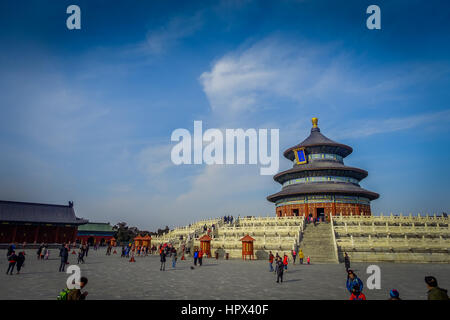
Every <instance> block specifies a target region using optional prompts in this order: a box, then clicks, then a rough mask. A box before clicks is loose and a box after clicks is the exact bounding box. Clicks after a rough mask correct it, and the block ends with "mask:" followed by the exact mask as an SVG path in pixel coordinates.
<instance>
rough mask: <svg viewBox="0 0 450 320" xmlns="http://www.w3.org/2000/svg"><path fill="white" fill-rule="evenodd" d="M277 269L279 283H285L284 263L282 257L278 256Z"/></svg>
mask: <svg viewBox="0 0 450 320" xmlns="http://www.w3.org/2000/svg"><path fill="white" fill-rule="evenodd" d="M275 268H276V271H277V283H280V280H281V283H283V273H284V265H283V261H281V258H278V260H277V263H276V266H275Z"/></svg>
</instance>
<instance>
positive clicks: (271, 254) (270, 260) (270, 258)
mask: <svg viewBox="0 0 450 320" xmlns="http://www.w3.org/2000/svg"><path fill="white" fill-rule="evenodd" d="M273 259H274V256H273V253H272V251H270V252H269V267H270V269H269V271H270V272H273V271H274V269H273Z"/></svg>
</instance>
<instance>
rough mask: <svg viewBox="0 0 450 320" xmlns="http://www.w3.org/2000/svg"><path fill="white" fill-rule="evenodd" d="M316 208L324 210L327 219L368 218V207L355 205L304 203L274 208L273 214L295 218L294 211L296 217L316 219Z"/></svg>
mask: <svg viewBox="0 0 450 320" xmlns="http://www.w3.org/2000/svg"><path fill="white" fill-rule="evenodd" d="M317 208H324V211H325V216H326V217H327V219H329V216H330V214H332V215H333V216H336V215H340V214H341V213H342V215H344V216H349V215H351V214H353V215H361V214H362V215H365V216H370V215H371V210H370V205H366V204H355V203H329V202H326V203H320V202H319V203H305V204H291V205H284V206H279V207H276V208H275V210H276V211H275V214H276V216H277V217H285V216H295V213H294V210H295V209H297V210H298V215H299V216H302V215H305V216H308V215H309V214H312V216H313V217H315V218H316V217H317V210H316V209H317Z"/></svg>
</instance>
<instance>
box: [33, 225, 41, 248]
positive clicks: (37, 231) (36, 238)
mask: <svg viewBox="0 0 450 320" xmlns="http://www.w3.org/2000/svg"><path fill="white" fill-rule="evenodd" d="M39 229H40V226H39V225H37V226H36V230H34V243H35V244H36V243H37V240H38V236H39Z"/></svg>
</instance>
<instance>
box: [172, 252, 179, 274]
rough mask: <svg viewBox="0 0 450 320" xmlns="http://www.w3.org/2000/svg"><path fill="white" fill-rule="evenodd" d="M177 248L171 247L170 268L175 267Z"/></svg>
mask: <svg viewBox="0 0 450 320" xmlns="http://www.w3.org/2000/svg"><path fill="white" fill-rule="evenodd" d="M177 259H178V257H177V250H175V248H174V249H173V254H172V268H174V269H175V265H176V264H177Z"/></svg>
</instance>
